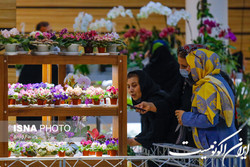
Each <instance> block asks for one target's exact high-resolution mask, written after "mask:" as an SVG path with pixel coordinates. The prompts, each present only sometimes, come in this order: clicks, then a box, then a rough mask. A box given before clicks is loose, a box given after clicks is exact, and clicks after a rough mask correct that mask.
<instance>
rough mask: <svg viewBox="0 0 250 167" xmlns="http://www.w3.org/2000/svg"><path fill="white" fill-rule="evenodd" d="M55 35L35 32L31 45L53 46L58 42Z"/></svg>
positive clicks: (32, 35) (31, 38)
mask: <svg viewBox="0 0 250 167" xmlns="http://www.w3.org/2000/svg"><path fill="white" fill-rule="evenodd" d="M55 39H56V36H55V33H50V32H40V31H33V32H31V33H30V37H29V40H30V44H31V45H39V44H46V45H50V46H51V45H53V44H55V43H56V42H55V41H54V40H55Z"/></svg>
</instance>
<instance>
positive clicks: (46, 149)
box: [37, 142, 57, 156]
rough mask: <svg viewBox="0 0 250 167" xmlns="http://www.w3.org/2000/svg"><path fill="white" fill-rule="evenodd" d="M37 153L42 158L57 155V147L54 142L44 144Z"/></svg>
mask: <svg viewBox="0 0 250 167" xmlns="http://www.w3.org/2000/svg"><path fill="white" fill-rule="evenodd" d="M37 153H38V154H39V155H41V156H45V155H56V154H57V145H56V144H54V143H52V142H43V143H41V144H40V145H39V146H38V148H37Z"/></svg>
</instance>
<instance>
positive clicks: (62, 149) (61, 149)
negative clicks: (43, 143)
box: [57, 143, 67, 157]
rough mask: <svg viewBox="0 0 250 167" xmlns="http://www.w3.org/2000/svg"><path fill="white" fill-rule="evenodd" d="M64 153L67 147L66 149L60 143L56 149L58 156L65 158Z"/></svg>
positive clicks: (63, 144)
mask: <svg viewBox="0 0 250 167" xmlns="http://www.w3.org/2000/svg"><path fill="white" fill-rule="evenodd" d="M66 151H67V147H66V145H65V143H60V144H59V146H58V148H57V152H58V156H59V157H65V152H66Z"/></svg>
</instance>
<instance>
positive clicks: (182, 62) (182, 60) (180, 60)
mask: <svg viewBox="0 0 250 167" xmlns="http://www.w3.org/2000/svg"><path fill="white" fill-rule="evenodd" d="M178 63H179V64H180V69H185V70H187V71H188V72H189V73H190V72H191V70H190V66H189V65H188V63H187V60H186V59H185V58H182V57H180V56H178Z"/></svg>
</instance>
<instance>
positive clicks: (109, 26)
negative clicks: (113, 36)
mask: <svg viewBox="0 0 250 167" xmlns="http://www.w3.org/2000/svg"><path fill="white" fill-rule="evenodd" d="M112 26H113V23H112V22H111V21H110V20H105V19H103V18H102V19H100V20H96V21H95V22H93V23H91V24H90V25H89V28H90V29H91V30H97V29H99V28H102V27H106V29H107V30H108V31H111V30H112Z"/></svg>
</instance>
